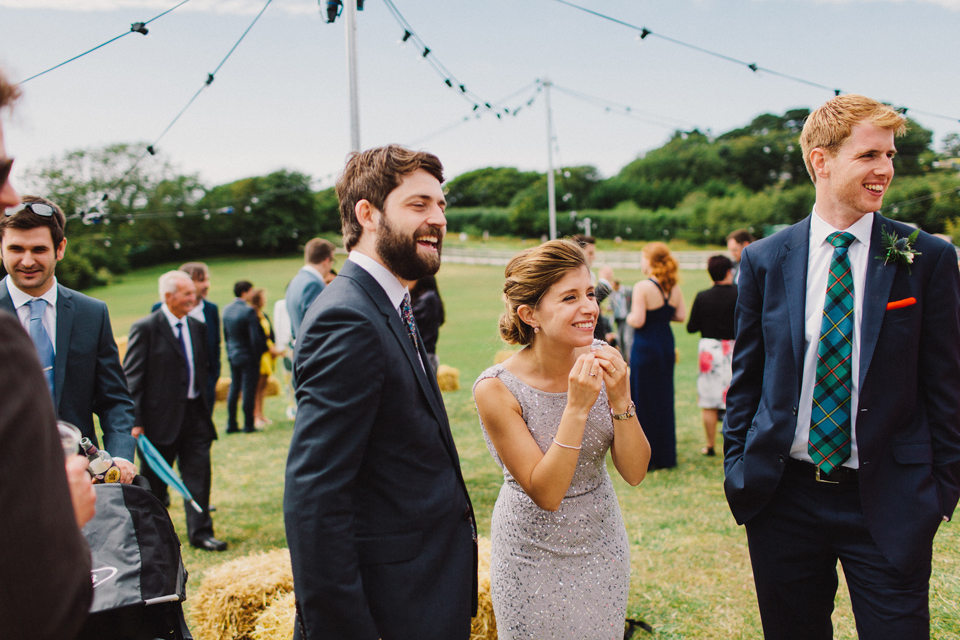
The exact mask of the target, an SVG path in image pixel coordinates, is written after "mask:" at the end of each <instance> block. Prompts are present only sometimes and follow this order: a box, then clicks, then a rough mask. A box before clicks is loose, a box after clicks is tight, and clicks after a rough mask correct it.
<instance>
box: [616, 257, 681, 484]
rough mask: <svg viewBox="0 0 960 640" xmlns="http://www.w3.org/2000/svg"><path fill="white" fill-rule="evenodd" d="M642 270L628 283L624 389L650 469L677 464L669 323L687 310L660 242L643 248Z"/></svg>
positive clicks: (672, 265) (673, 357)
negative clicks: (646, 444)
mask: <svg viewBox="0 0 960 640" xmlns="http://www.w3.org/2000/svg"><path fill="white" fill-rule="evenodd" d="M641 265H642V268H643V272H644V273H645V274H647V275H648V276H649V278H648V279H647V280H641V281H640V282H638V283H637V285H636V286H635V287H634V288H633V307H632V309H631V311H630V314H629V315H628V316H627V323H628V324H629V325H630V326H631V327H633V328H634V329H636V332H635V333H634V336H633V349H632V351H631V353H630V392H631V394H632V396H633V398H634V401H635V402H636V404H637V417H638V418H639V419H640V424H642V425H643V431H644V433H646V435H647V439H648V440H649V441H650V450H651V454H650V467H649V468H650V470H651V471H652V470H655V469H668V468H670V467H675V466H677V427H676V419H675V417H674V402H673V367H674V363H675V362H676V355H675V353H676V352H675V349H674V342H673V330H672V329H671V328H670V323H671V322H683V321H684V319H685V318H686V315H687V311H686V307H685V306H684V303H683V293H682V292H681V291H680V287H679V286H677V282H678V280H677V261H676V260H675V259H674V258H673V256H672V255H671V254H670V249H668V248H667V245H665V244H663V243H662V242H651V243H650V244H648V245H646V246H645V247H644V248H643V256H642V258H641Z"/></svg>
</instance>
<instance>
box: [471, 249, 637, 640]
mask: <svg viewBox="0 0 960 640" xmlns="http://www.w3.org/2000/svg"><path fill="white" fill-rule="evenodd" d="M506 276H507V281H506V283H505V284H504V302H505V304H506V312H505V313H504V314H503V316H502V317H501V319H500V334H501V336H502V337H503V338H504V340H506V341H507V342H509V343H511V344H521V345H524V346H525V348H524V349H522V350H520V351H519V352H517V353H516V354H515V355H513V356H512V357H511V358H510V359H508V360H506V361H505V362H504V363H503V364H500V365H496V366H494V367H491V368H490V369H487V370H486V371H485V372H483V374H481V376H480V378H479V379H478V380H477V382H476V384H475V385H474V398H475V400H476V403H477V409H478V410H479V412H480V422H481V426H482V427H483V431H484V438H485V439H486V442H487V447H488V448H489V449H490V453H491V454H492V455H493V458H494V460H496V462H497V464H499V465H500V466H501V468H503V475H504V483H503V487H502V488H501V490H500V496H499V498H498V499H497V504H496V506H495V507H494V509H493V520H492V522H491V526H490V529H491V540H492V543H493V544H492V552H491V558H490V582H491V594H492V597H493V607H494V613H495V614H496V619H497V630H498V633H499V637H500V638H501V639H502V640H510V639H513V638H535V639H537V640H541V639H544V638H570V639H571V640H572V639H576V640H593V639H597V640H600V639H604V640H610V639H613V638H615V639H619V638H622V637H623V624H624V617H625V614H626V607H627V594H628V591H629V586H630V546H629V543H628V541H627V532H626V529H625V528H624V525H623V518H622V517H621V515H620V507H619V505H618V504H617V496H616V494H615V493H614V491H613V485H612V483H611V481H610V476H609V475H608V474H607V468H606V462H605V458H606V454H607V450H608V449H609V450H610V451H611V455H612V458H613V463H614V465H615V466H616V468H617V471H619V472H620V475H621V476H623V478H624V479H625V480H626V481H627V482H629V483H630V484H631V485H634V486H635V485H637V484H639V483H640V481H641V480H643V477H644V475H645V474H646V471H647V462H648V461H649V459H650V447H649V445H648V443H647V439H646V437H645V436H644V434H643V430H642V429H641V428H640V424H639V422H637V419H636V412H635V410H634V406H633V403H632V402H631V400H630V384H629V377H628V376H627V366H626V363H625V362H624V361H623V358H622V357H620V354H619V353H618V352H617V351H616V350H615V349H613V348H611V347H609V346H607V345H605V343H603V342H601V341H594V340H593V328H594V325H595V323H596V321H597V316H598V315H599V308H598V306H597V302H596V299H595V297H594V293H593V286H592V285H591V282H590V273H589V271H588V269H587V263H586V258H585V257H584V255H583V251H582V250H581V249H580V247H579V246H578V245H577V244H576V243H573V242H570V241H568V240H555V241H552V242H547V243H544V244H542V245H540V246H539V247H535V248H533V249H528V250H526V251H523V252H521V253H519V254H518V255H517V256H516V257H514V258H513V259H512V260H511V261H510V263H509V264H508V265H507V269H506Z"/></svg>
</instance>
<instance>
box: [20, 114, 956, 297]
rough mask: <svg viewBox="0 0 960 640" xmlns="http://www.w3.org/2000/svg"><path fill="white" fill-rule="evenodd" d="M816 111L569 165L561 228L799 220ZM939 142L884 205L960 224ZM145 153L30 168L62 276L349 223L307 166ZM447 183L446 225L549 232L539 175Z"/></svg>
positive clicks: (276, 249) (112, 150) (291, 249)
mask: <svg viewBox="0 0 960 640" xmlns="http://www.w3.org/2000/svg"><path fill="white" fill-rule="evenodd" d="M808 114H809V110H807V109H794V110H790V111H787V112H786V113H784V114H783V115H773V114H763V115H761V116H758V117H757V118H755V119H754V120H753V121H752V122H751V123H750V124H748V125H747V126H745V127H741V128H738V129H734V130H732V131H728V132H726V133H724V134H722V135H719V136H712V135H709V134H707V133H703V132H701V131H698V130H693V131H676V132H675V133H674V134H673V135H672V137H671V138H670V140H669V141H668V142H667V143H666V144H664V145H663V146H662V147H660V148H658V149H655V150H652V151H649V152H647V153H646V154H644V155H642V156H640V157H638V158H637V159H636V160H634V161H633V162H631V163H629V164H628V165H626V166H625V167H623V168H622V169H621V170H620V172H619V173H617V174H616V175H614V176H611V177H609V178H604V177H602V176H601V175H600V173H599V172H598V171H597V169H596V168H595V167H592V166H575V167H564V168H561V169H559V170H557V172H556V188H557V210H558V216H557V221H558V232H559V233H560V234H561V235H570V234H574V233H580V232H582V231H583V229H584V226H585V224H584V222H585V220H586V219H587V218H589V220H590V231H591V233H592V234H593V235H595V236H598V237H601V238H616V237H620V238H622V239H631V240H652V239H671V238H680V239H684V240H687V241H689V242H691V243H695V244H698V243H714V244H716V243H720V244H722V243H723V242H724V238H725V237H726V235H727V233H729V231H731V230H732V229H736V228H741V227H747V228H750V229H751V230H752V231H753V233H754V235H757V236H763V235H766V234H767V233H769V232H770V231H771V230H773V229H775V228H776V226H777V225H782V224H791V223H793V222H796V221H798V220H800V219H802V218H803V217H805V216H806V215H808V214H809V212H810V210H811V207H812V206H813V201H814V190H813V185H812V183H811V182H810V179H809V177H808V176H807V172H806V168H805V167H804V163H803V157H802V153H801V150H800V144H799V141H798V138H799V133H800V129H801V127H802V126H803V121H804V119H805V118H806V117H807V115H808ZM932 144H933V134H932V132H931V131H929V130H927V129H925V128H923V127H921V126H920V125H919V124H917V123H916V122H914V121H910V122H909V130H908V133H907V135H906V136H905V137H903V138H900V139H898V140H897V148H898V155H897V158H896V160H895V168H896V172H897V176H898V177H897V180H895V181H894V183H893V186H892V188H891V189H890V191H889V192H888V195H887V196H886V198H885V203H886V204H887V207H888V208H886V209H885V210H884V214H885V215H888V216H889V217H892V218H897V219H900V220H904V221H909V222H913V223H915V224H917V225H919V226H920V227H921V228H923V229H924V230H926V231H929V232H931V233H944V232H960V173H958V171H957V168H958V166H957V165H953V166H950V165H951V163H950V161H949V160H948V159H949V158H955V157H957V156H960V134H957V133H952V134H950V135H948V136H946V137H945V138H944V140H943V141H942V151H941V152H939V153H938V152H937V151H935V150H934V149H933V146H932ZM146 152H147V148H146V146H145V145H143V144H116V145H111V146H107V147H104V148H102V149H95V150H77V151H71V152H68V153H66V154H64V155H63V156H62V157H57V158H51V159H49V160H47V161H44V162H42V163H40V164H39V165H38V166H36V167H33V168H31V170H30V171H29V172H28V175H27V180H26V184H27V189H26V190H25V191H26V192H28V193H33V194H36V195H42V196H44V197H47V198H50V199H51V200H53V201H54V202H56V203H57V204H59V205H60V206H61V207H62V208H63V210H64V212H65V213H66V215H67V216H68V220H69V222H68V231H67V236H68V238H69V250H68V251H67V253H66V257H65V259H64V261H63V263H62V264H61V265H60V266H59V267H58V269H57V275H58V278H59V279H60V280H61V282H63V284H65V285H67V286H71V287H74V288H79V289H83V288H87V287H90V286H94V285H98V284H103V283H105V282H107V281H109V279H110V278H111V277H112V276H113V275H115V274H120V273H123V272H125V271H127V270H129V269H130V268H135V267H142V266H148V265H152V264H158V263H162V262H176V261H178V260H186V259H188V258H189V259H191V260H194V259H203V258H207V257H212V256H220V255H229V254H244V255H290V254H293V253H296V252H297V251H298V250H299V248H300V247H302V245H303V243H304V242H306V240H308V239H310V238H312V237H314V236H316V235H321V234H327V235H329V236H330V237H333V236H335V235H336V234H338V233H339V231H340V218H339V211H338V208H337V198H336V194H335V193H334V190H333V188H330V189H324V190H319V191H315V190H313V189H312V188H311V180H310V177H309V176H307V175H305V174H302V173H298V172H293V171H286V170H282V171H277V172H274V173H271V174H269V175H266V176H257V177H251V178H245V179H243V180H238V181H235V182H231V183H229V184H224V185H219V186H214V187H208V186H205V185H203V184H202V183H201V182H200V180H199V178H198V176H196V175H183V174H180V173H179V172H177V171H176V170H175V169H174V168H173V166H172V165H171V164H170V162H169V161H168V160H166V159H165V158H164V157H163V156H162V155H161V156H152V157H150V158H149V159H148V160H146V161H143V162H141V159H142V158H144V157H145V155H146ZM151 155H152V154H151ZM957 163H958V164H960V160H958V161H957ZM445 190H446V197H447V201H448V209H447V219H448V231H451V232H457V233H459V232H466V233H468V234H470V235H474V236H479V235H481V234H483V233H484V232H487V233H489V234H491V235H505V236H520V237H540V236H542V235H544V234H545V233H546V232H547V229H548V214H547V176H546V174H544V173H539V172H535V171H520V170H518V169H516V168H511V167H497V168H484V169H478V170H476V171H470V172H468V173H465V174H462V175H460V176H457V177H455V178H454V179H452V180H450V181H449V182H447V183H446V185H445ZM936 194H940V195H936ZM935 195H936V197H934V196H935ZM896 203H902V204H899V205H896ZM892 205H895V206H892Z"/></svg>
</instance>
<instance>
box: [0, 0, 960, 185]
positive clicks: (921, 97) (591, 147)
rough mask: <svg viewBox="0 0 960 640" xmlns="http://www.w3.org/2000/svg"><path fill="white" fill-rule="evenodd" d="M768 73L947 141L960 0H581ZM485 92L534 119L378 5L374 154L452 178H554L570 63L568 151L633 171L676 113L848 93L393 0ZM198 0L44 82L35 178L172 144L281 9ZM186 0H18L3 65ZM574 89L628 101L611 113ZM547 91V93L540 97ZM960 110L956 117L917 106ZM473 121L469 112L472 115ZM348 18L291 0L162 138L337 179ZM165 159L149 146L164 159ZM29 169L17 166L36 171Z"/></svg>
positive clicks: (70, 49)
mask: <svg viewBox="0 0 960 640" xmlns="http://www.w3.org/2000/svg"><path fill="white" fill-rule="evenodd" d="M572 1H574V2H575V4H580V5H582V6H585V7H588V8H590V9H592V10H594V11H598V12H601V13H605V14H608V15H611V16H614V17H616V18H618V19H620V20H623V21H625V22H628V23H631V24H634V25H638V26H643V27H646V28H648V29H650V30H651V31H652V32H653V33H654V34H659V35H663V36H667V37H670V38H674V39H677V40H681V41H684V42H688V43H691V44H694V45H697V46H699V47H702V48H705V49H710V50H713V51H716V52H719V53H722V54H725V55H727V56H730V57H732V58H736V59H739V60H743V61H747V62H755V63H756V64H758V65H759V66H760V67H765V68H768V69H772V70H775V71H778V72H781V73H784V74H788V75H791V76H796V77H799V78H803V79H806V80H810V81H813V82H815V83H818V84H822V85H826V86H828V87H836V88H839V89H842V90H843V91H844V92H853V93H863V94H865V95H868V96H871V97H874V98H877V99H879V100H884V101H888V102H891V103H893V104H895V105H898V106H907V107H910V108H911V109H913V111H910V112H909V114H908V115H910V116H912V117H914V118H916V119H917V121H919V122H920V123H921V124H922V125H923V126H925V127H927V128H930V129H933V130H934V133H935V136H934V139H935V142H936V144H937V146H939V142H940V140H941V139H942V138H943V136H944V135H946V134H947V133H949V132H952V131H960V122H957V119H958V118H960V83H958V82H957V69H960V46H958V44H957V34H958V33H960V24H958V21H960V0H899V1H897V0H849V1H842V0H836V1H815V0H722V1H721V0H656V1H655V0H631V1H629V2H628V1H623V0H621V1H619V2H614V1H610V0H607V1H603V0H572ZM393 2H394V4H395V5H396V7H397V8H398V9H399V11H400V12H401V13H402V14H403V16H404V17H405V18H406V20H407V21H408V22H409V23H410V24H411V26H412V27H413V29H414V30H415V31H416V33H417V35H418V36H419V37H420V38H421V39H422V40H423V41H424V42H425V43H426V45H427V46H428V47H430V49H431V51H432V52H433V55H435V56H436V59H438V60H439V61H440V62H441V63H442V64H443V65H444V66H446V67H447V68H448V69H449V70H450V71H451V72H452V73H453V74H454V75H455V76H456V77H457V78H458V79H459V80H460V81H461V82H463V83H464V84H465V85H466V86H467V88H468V89H470V91H471V92H473V93H475V94H477V95H479V96H480V97H482V98H483V99H484V100H486V101H489V102H491V103H497V102H499V101H500V100H501V99H503V98H504V97H506V96H509V95H511V94H514V93H515V92H517V91H518V90H520V89H522V88H524V87H528V86H529V88H528V89H527V90H525V91H523V92H521V93H519V94H517V95H516V96H515V97H513V98H511V99H510V100H507V101H506V102H504V103H503V104H502V106H503V107H506V108H509V109H511V110H513V109H514V108H516V107H522V108H521V110H520V111H519V112H518V113H517V115H516V116H509V117H507V116H504V117H503V118H501V119H500V120H498V119H496V118H495V117H493V116H492V115H491V114H489V113H483V110H481V112H480V113H481V117H480V118H475V117H474V113H473V111H472V103H470V102H467V101H465V100H464V99H463V97H462V96H461V95H459V92H457V91H455V90H451V89H449V88H448V87H447V86H446V85H445V84H444V82H443V79H442V78H440V77H439V76H438V75H437V74H436V72H435V71H434V70H433V68H432V67H431V66H430V65H429V64H426V63H423V62H421V61H420V51H419V50H418V49H417V48H416V47H415V46H413V45H412V44H410V43H408V44H407V46H406V47H403V48H402V47H401V46H400V45H399V44H398V40H399V39H400V36H401V35H402V34H403V28H402V27H400V26H399V25H398V24H397V22H396V21H395V20H394V18H393V16H392V15H391V14H390V12H389V11H388V10H387V7H386V5H385V4H384V2H383V1H382V0H366V4H365V9H364V11H363V12H361V13H360V14H359V19H358V25H359V26H358V40H359V51H360V53H359V71H360V74H359V77H360V113H361V142H362V146H363V147H365V148H366V147H371V146H375V145H381V144H386V143H390V142H399V143H403V144H413V145H414V146H416V147H418V148H425V149H427V150H429V151H432V152H434V153H436V154H437V155H438V156H439V157H440V158H441V160H442V161H443V162H444V164H445V165H446V168H447V174H448V176H450V177H452V176H455V175H458V174H460V173H463V172H465V171H469V170H471V169H476V168H480V167H486V166H516V167H519V168H521V169H525V170H538V171H543V170H545V168H546V163H547V125H546V117H545V106H544V99H543V95H542V93H535V92H534V88H533V86H531V85H532V83H534V82H535V80H537V79H538V78H545V77H549V78H550V79H551V80H552V81H553V82H554V83H555V85H556V86H557V89H555V90H554V91H553V92H552V93H551V102H552V106H553V118H554V131H555V135H556V150H557V152H558V153H557V154H556V155H555V163H557V164H559V163H562V164H566V165H581V164H591V165H594V166H596V167H598V168H599V169H600V171H601V173H602V174H603V175H605V176H609V175H613V174H615V173H616V172H617V171H619V169H620V168H621V167H623V166H624V165H625V164H627V163H628V162H630V161H631V160H633V159H634V158H636V157H637V156H639V155H641V154H643V153H644V152H645V151H648V150H650V149H653V148H656V147H658V146H660V145H662V144H663V143H664V142H665V141H666V140H667V139H668V137H669V135H670V133H671V131H672V130H673V129H674V128H693V127H695V126H696V127H699V128H700V129H701V130H706V129H710V130H712V131H713V132H714V133H717V134H719V133H722V132H724V131H727V130H729V129H732V128H735V127H738V126H742V125H744V124H746V123H748V122H749V121H750V120H751V119H752V118H754V117H755V116H757V115H759V114H761V113H765V112H770V113H782V112H783V111H785V110H786V109H790V108H796V107H815V106H817V105H819V104H820V103H822V102H823V101H825V100H826V99H828V98H829V97H830V96H831V95H832V94H831V93H830V92H828V91H825V90H823V89H819V88H815V87H811V86H807V85H804V84H802V83H797V82H792V81H789V80H786V79H784V78H781V77H778V76H776V75H774V74H769V73H762V72H761V73H754V72H752V71H750V70H749V69H748V68H746V67H745V66H743V65H737V64H733V63H731V62H727V61H724V60H720V59H717V58H715V57H711V56H708V55H704V54H702V53H699V52H696V51H692V50H690V49H687V48H684V47H681V46H678V45H676V44H673V43H671V42H668V41H666V40H664V39H662V38H658V37H656V36H649V37H648V38H646V39H645V40H643V41H638V40H636V39H635V36H636V35H637V34H636V32H635V31H633V30H631V29H629V28H626V27H623V26H621V25H618V24H614V23H612V22H609V21H605V20H602V19H600V18H597V17H595V16H591V15H589V14H587V13H584V12H582V11H578V10H576V9H573V8H571V7H569V6H565V5H563V4H561V3H559V2H556V0H522V1H521V0H484V1H482V2H480V1H475V0H446V1H443V2H441V1H437V0H432V1H429V0H416V1H413V0H393ZM264 3H265V0H263V2H261V1H255V0H219V1H216V0H191V1H190V2H188V3H187V4H185V5H184V6H182V7H180V8H178V9H177V10H175V11H173V12H171V13H170V14H168V15H166V16H164V17H162V18H160V19H159V20H157V21H155V22H153V23H152V24H150V25H149V29H150V34H149V35H148V36H146V37H144V36H141V35H139V34H130V35H128V36H125V37H123V38H121V39H119V40H118V41H116V42H114V43H112V44H110V45H108V46H106V47H104V48H102V49H100V50H98V51H96V52H94V53H92V54H90V55H88V56H86V57H84V58H81V59H80V60H77V61H75V62H73V63H71V64H69V65H66V66H64V67H61V68H60V69H57V70H55V71H53V72H51V73H49V74H46V75H44V76H41V77H39V78H36V79H34V80H32V81H30V82H28V83H26V84H25V85H24V86H23V89H24V93H25V99H24V100H23V101H22V103H21V104H20V105H19V106H18V109H17V110H16V112H15V113H14V115H13V116H12V118H11V117H8V118H6V121H5V131H6V138H7V139H6V144H7V149H8V151H9V152H10V153H11V155H14V156H16V157H17V158H18V161H17V165H16V169H15V171H16V172H18V173H20V174H22V172H23V170H24V169H25V168H27V167H29V166H30V165H31V164H34V163H36V162H37V161H38V160H40V159H44V158H49V157H51V156H54V155H59V154H62V153H63V152H65V151H67V150H72V149H78V148H86V147H98V146H103V145H106V144H111V143H116V142H136V141H144V142H153V141H154V140H155V139H156V138H157V137H158V136H159V135H160V134H161V132H162V131H163V130H164V128H165V127H166V126H167V125H168V124H169V123H170V122H171V120H173V118H174V116H176V114H177V113H178V112H179V111H180V110H181V109H182V108H183V107H184V105H186V104H187V101H188V100H189V99H190V98H191V97H192V96H193V95H194V93H196V91H197V90H198V89H199V88H200V87H201V86H202V84H203V81H204V80H205V79H206V77H207V73H209V72H211V71H213V70H214V69H215V68H216V66H217V65H218V64H219V63H220V61H221V60H222V59H223V57H224V56H225V55H226V53H227V51H229V49H230V47H231V46H232V45H233V44H234V43H235V42H236V40H237V39H238V38H239V37H240V35H241V34H242V33H243V31H244V30H245V29H246V28H247V26H248V25H249V24H250V22H251V20H252V19H253V17H254V16H255V15H256V14H257V12H259V11H260V9H261V8H262V7H263V4H264ZM175 4H177V2H176V1H175V0H85V1H84V2H82V3H81V2H75V1H73V0H0V43H2V44H0V66H2V67H3V68H4V69H5V70H6V71H7V73H8V74H9V75H11V76H12V77H13V78H14V79H24V78H27V77H29V76H31V75H33V74H35V73H38V72H40V71H42V70H44V69H46V68H48V67H50V66H53V65H55V64H57V63H60V62H62V61H64V60H66V59H68V58H70V57H72V56H74V55H76V54H78V53H80V52H82V51H84V50H86V49H89V48H91V47H93V46H96V45H98V44H100V43H102V42H104V41H106V40H108V39H110V38H112V37H114V36H117V35H119V34H121V33H124V32H125V31H127V30H128V29H129V25H130V23H132V22H137V21H145V20H148V19H150V18H152V17H153V16H155V15H157V14H158V13H160V12H161V11H163V10H165V9H168V8H170V7H172V6H174V5H175ZM560 88H562V89H566V90H570V91H574V92H579V93H582V94H587V95H590V96H595V97H597V98H601V99H603V100H606V101H609V102H610V103H613V104H616V105H629V106H630V107H631V108H632V110H633V113H634V114H635V115H634V117H629V116H626V115H624V114H622V113H618V112H617V111H616V110H614V111H610V112H608V111H606V110H605V109H604V108H603V107H602V106H597V105H596V104H592V103H590V102H588V101H585V100H582V99H580V98H576V97H574V96H572V95H570V94H569V93H564V92H561V91H560V90H559V89H560ZM532 97H535V98H536V99H535V101H534V103H533V105H532V106H530V107H527V106H526V102H527V100H529V99H530V98H532ZM918 111H924V112H929V113H932V114H939V115H943V116H949V117H950V118H953V120H947V119H941V118H937V117H934V116H928V115H923V114H920V113H918ZM464 118H467V119H466V120H464ZM349 144H350V136H349V110H348V92H347V74H346V53H345V44H344V26H343V23H342V18H341V20H338V21H337V23H335V24H332V25H328V24H325V23H324V21H323V19H322V18H321V16H320V12H319V9H318V5H317V3H316V2H315V1H314V2H310V1H309V0H274V1H273V3H272V4H271V5H270V6H269V7H268V8H267V10H266V12H265V13H264V15H263V17H262V18H261V19H260V21H259V22H258V23H257V24H256V26H254V27H253V29H252V30H251V32H250V34H249V35H248V36H247V38H246V39H245V40H244V41H243V43H241V44H240V46H239V47H238V48H237V50H236V52H235V53H234V54H233V55H232V57H231V58H230V59H229V60H228V61H227V62H226V64H225V65H224V66H223V68H222V69H221V70H220V71H219V72H218V73H217V75H216V79H215V81H214V82H213V84H212V85H211V86H210V87H208V88H207V89H206V90H204V91H203V92H202V93H201V95H200V96H199V98H197V100H196V102H194V104H193V105H192V107H191V108H190V109H189V110H187V111H186V113H185V114H184V115H183V116H182V118H181V119H180V120H179V121H178V122H177V124H176V125H175V126H174V127H173V128H172V129H171V130H170V132H169V133H167V134H166V136H165V137H164V138H163V139H162V140H161V141H160V143H159V144H158V145H157V146H158V148H159V149H160V150H161V151H162V152H163V154H164V155H165V157H166V158H167V159H169V160H170V161H171V162H172V163H173V164H174V165H175V166H176V167H178V168H179V169H180V170H182V171H184V172H189V173H194V172H196V173H199V174H200V176H201V178H202V179H203V180H204V182H205V183H207V184H210V185H213V184H219V183H223V182H227V181H230V180H234V179H239V178H243V177H247V176H252V175H262V174H265V173H268V172H270V171H274V170H276V169H280V168H287V169H291V170H297V171H302V172H305V173H308V174H310V175H312V176H314V177H315V178H317V179H318V182H319V184H320V185H322V186H329V185H330V184H331V183H332V178H333V177H334V176H335V175H336V174H337V173H338V172H339V171H340V169H341V168H342V166H343V160H344V157H345V156H346V154H347V153H348V152H349ZM146 162H149V159H148V160H147V161H146ZM15 177H17V176H16V175H15Z"/></svg>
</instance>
